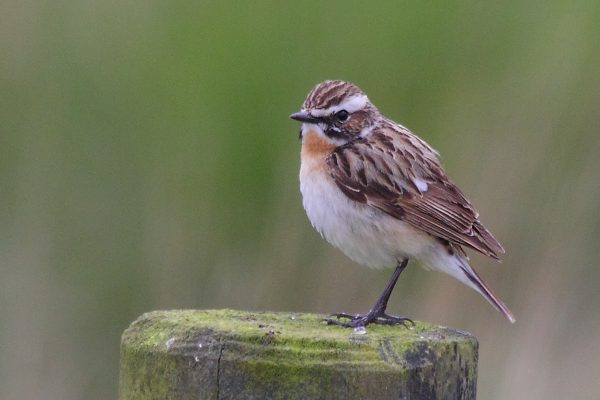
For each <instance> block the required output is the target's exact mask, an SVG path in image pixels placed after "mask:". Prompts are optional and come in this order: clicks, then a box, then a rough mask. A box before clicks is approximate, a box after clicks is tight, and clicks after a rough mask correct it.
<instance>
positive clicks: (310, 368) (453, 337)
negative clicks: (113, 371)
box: [120, 310, 477, 400]
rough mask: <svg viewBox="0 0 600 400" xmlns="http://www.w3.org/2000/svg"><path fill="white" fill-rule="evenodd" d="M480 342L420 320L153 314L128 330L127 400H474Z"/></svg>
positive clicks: (124, 360) (124, 357) (123, 395)
mask: <svg viewBox="0 0 600 400" xmlns="http://www.w3.org/2000/svg"><path fill="white" fill-rule="evenodd" d="M476 377H477V341H476V339H475V338H474V337H473V336H471V335H469V334H467V333H462V332H458V331H456V330H451V329H448V328H444V327H438V326H433V325H430V324H426V323H423V322H417V323H416V326H415V327H414V328H411V329H409V328H406V327H403V326H369V327H368V328H367V333H366V334H363V335H359V334H355V333H353V332H352V330H350V329H346V328H341V327H337V326H328V325H326V324H324V323H323V322H322V316H320V315H314V314H290V313H267V312H244V311H235V310H212V311H197V310H179V311H156V312H151V313H147V314H144V315H142V316H141V317H140V318H138V319H137V320H136V321H135V322H133V323H132V324H131V326H130V327H129V328H128V329H127V330H126V331H125V332H124V334H123V339H122V345H121V376H120V379H121V382H120V399H121V400H125V399H128V400H129V399H188V398H189V399H192V398H193V399H233V398H248V399H253V398H256V399H259V398H273V399H277V398H282V399H283V398H285V399H293V398H299V399H300V398H301V399H310V398H330V399H336V398H344V399H352V398H357V399H358V398H370V399H377V398H390V396H393V397H394V398H401V399H417V398H432V399H435V398H439V399H446V398H448V399H474V398H475V386H476Z"/></svg>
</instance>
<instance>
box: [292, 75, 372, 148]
mask: <svg viewBox="0 0 600 400" xmlns="http://www.w3.org/2000/svg"><path fill="white" fill-rule="evenodd" d="M378 117H379V111H378V110H377V108H375V106H373V105H372V104H371V102H370V101H369V98H368V97H367V95H366V94H365V93H364V92H363V91H362V90H360V89H359V88H358V86H356V85H355V84H353V83H351V82H345V81H324V82H321V83H319V84H318V85H316V86H315V87H314V88H313V89H312V90H311V91H310V92H309V93H308V96H306V100H304V104H303V105H302V109H301V110H300V111H299V112H297V113H294V114H292V115H290V118H292V119H294V120H296V121H300V122H302V127H301V129H300V137H302V136H303V135H304V133H305V132H307V131H309V130H314V131H316V132H318V133H319V134H321V135H322V136H323V137H324V138H325V139H326V140H328V141H329V142H331V143H333V144H335V145H336V146H341V145H343V144H346V143H348V142H350V141H352V140H355V139H357V138H360V137H364V136H366V135H368V134H369V133H370V132H371V130H372V129H373V126H374V125H375V122H376V121H377V119H378Z"/></svg>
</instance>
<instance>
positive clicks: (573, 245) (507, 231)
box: [0, 0, 600, 400]
mask: <svg viewBox="0 0 600 400" xmlns="http://www.w3.org/2000/svg"><path fill="white" fill-rule="evenodd" d="M374 4H375V3H373V4H368V2H364V1H351V2H350V1H344V2H328V3H326V4H324V3H323V2H316V1H315V2H294V3H289V4H288V3H280V2H276V1H270V2H267V1H257V2H248V3H246V4H241V3H233V2H179V1H173V2H159V1H153V0H150V1H110V0H109V1H102V2H100V1H64V0H63V1H57V0H53V1H31V0H24V1H11V0H8V1H3V2H1V3H0V124H1V125H0V129H1V131H0V267H1V272H2V275H1V277H2V278H1V280H0V398H2V399H7V400H9V399H42V398H43V399H66V400H70V399H83V398H86V399H110V398H115V397H116V394H117V376H118V361H119V358H118V354H119V340H120V334H121V332H122V331H123V329H124V328H125V327H127V325H128V324H129V322H131V321H132V320H133V319H135V318H136V317H137V316H138V315H139V314H141V313H143V312H145V311H149V310H154V309H172V308H224V307H232V308H242V309H250V310H262V309H265V310H286V311H287V310H289V311H306V312H317V313H326V312H333V311H342V310H345V311H364V310H366V309H368V307H369V306H370V305H371V303H372V302H373V301H374V299H375V297H376V296H377V295H378V294H379V292H380V291H381V289H382V288H383V285H384V284H385V282H386V281H387V279H388V277H389V274H390V273H391V271H373V270H368V269H366V268H362V267H360V266H358V265H356V264H354V263H352V262H351V261H350V260H348V259H347V258H345V257H344V256H343V255H342V254H341V253H339V252H338V251H337V250H335V249H333V248H331V247H330V246H329V245H328V244H327V243H325V242H324V241H323V240H321V239H320V237H319V235H318V234H317V233H316V232H314V231H313V230H312V228H311V227H310V224H309V222H308V221H307V219H306V216H305V214H304V211H303V209H302V206H301V200H300V194H299V192H298V178H297V175H298V167H299V145H300V144H299V141H298V128H299V126H298V123H296V122H294V121H291V120H289V119H288V115H289V114H290V113H291V112H294V111H297V110H298V109H299V107H300V105H301V103H302V101H303V99H304V97H305V95H306V94H307V92H308V90H309V89H310V88H311V87H312V86H313V85H314V84H316V83H317V82H319V81H321V80H324V79H347V80H352V81H354V82H355V83H357V84H358V85H359V86H361V87H362V88H363V89H364V90H365V91H366V92H367V93H368V94H369V96H370V98H371V100H372V101H373V102H374V103H375V104H376V105H378V106H379V108H380V109H381V111H382V112H383V113H384V114H386V115H388V116H389V117H391V118H393V119H395V120H397V121H401V122H402V123H403V124H404V125H406V126H408V127H410V128H411V129H412V130H413V131H415V132H416V133H418V134H419V135H420V136H421V137H423V138H424V139H425V140H427V141H428V142H429V143H430V144H431V145H432V146H433V147H435V148H436V149H437V150H439V151H440V153H441V154H442V159H443V162H444V165H445V166H446V169H447V171H448V173H449V174H450V175H451V177H452V178H453V179H454V180H455V181H456V182H457V183H458V184H459V185H460V186H461V187H462V188H463V190H464V191H465V192H466V193H467V194H468V196H469V197H470V198H471V199H472V200H473V202H474V203H475V205H476V206H477V208H478V209H479V211H480V212H481V215H482V220H483V222H484V223H485V224H486V225H487V226H489V228H490V229H491V230H492V231H493V232H494V233H495V234H496V236H497V237H498V238H499V239H500V240H501V241H502V242H503V244H504V245H505V247H506V249H507V254H506V257H505V259H504V262H503V263H502V264H501V265H497V264H496V263H495V262H493V261H491V260H489V259H485V258H484V257H480V256H477V255H473V256H472V259H473V263H474V265H476V267H478V270H479V271H481V273H482V275H483V276H484V277H485V278H486V279H487V280H488V282H489V283H490V285H491V286H492V287H493V288H494V289H495V291H496V292H497V293H498V294H499V295H500V296H501V297H502V298H503V299H504V300H505V301H506V303H507V304H508V305H509V306H511V308H512V309H513V311H514V312H515V315H516V317H517V324H516V325H511V324H509V323H508V322H507V321H506V320H504V319H503V318H502V316H501V315H500V314H499V313H497V312H495V311H494V310H493V309H492V308H491V307H490V306H489V305H488V304H487V303H486V302H485V301H484V300H483V299H482V298H480V297H479V296H478V295H477V294H476V293H474V292H473V291H471V290H469V289H467V288H466V287H464V286H462V285H461V284H460V283H458V282H456V281H453V280H452V279H450V278H448V277H446V276H444V275H440V274H434V273H428V272H425V271H423V270H421V269H418V268H409V269H408V270H407V271H406V272H405V274H403V277H402V279H401V280H400V283H399V287H398V288H397V290H396V291H395V293H394V295H393V297H392V300H391V303H390V308H391V311H393V312H396V313H401V314H404V315H407V316H411V317H414V318H417V319H422V320H427V321H431V322H434V323H438V324H444V325H449V326H453V327H457V328H460V329H464V330H468V331H471V332H473V333H474V334H476V335H477V336H478V338H479V340H480V374H479V397H480V398H481V399H565V398H570V399H591V398H597V395H598V393H600V380H599V379H598V376H600V340H598V338H599V335H600V314H599V312H598V309H599V306H600V287H599V286H600V268H598V262H597V254H598V238H599V237H600V166H599V159H598V157H599V156H600V132H599V128H600V111H599V104H600V74H599V71H600V46H599V43H600V3H599V2H592V1H589V2H584V1H582V2H564V1H560V0H552V1H546V2H517V1H510V2H509V1H507V2H496V3H493V4H492V3H491V2H477V1H471V2H437V3H432V2H398V1H390V2H378V3H376V5H374Z"/></svg>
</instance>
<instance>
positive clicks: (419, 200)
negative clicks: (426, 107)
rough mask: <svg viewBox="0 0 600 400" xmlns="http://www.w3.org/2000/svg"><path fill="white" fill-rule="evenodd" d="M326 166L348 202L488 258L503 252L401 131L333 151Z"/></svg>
mask: <svg viewBox="0 0 600 400" xmlns="http://www.w3.org/2000/svg"><path fill="white" fill-rule="evenodd" d="M327 166H328V171H329V174H330V175H331V177H332V178H333V179H334V181H335V183H336V184H337V186H338V187H339V188H340V190H341V191H342V192H343V193H344V194H345V195H346V196H347V197H348V198H350V199H352V200H354V201H357V202H360V203H365V204H368V205H369V206H372V207H375V208H377V209H379V210H381V211H383V212H385V213H387V214H389V215H390V216H392V217H394V218H398V219H400V220H402V221H405V222H407V223H409V224H411V225H413V226H414V227H416V228H419V229H421V230H423V231H425V232H427V233H429V234H431V235H433V236H436V237H439V238H442V239H445V240H447V241H449V242H450V243H453V244H456V245H464V246H467V247H470V248H472V249H474V250H477V251H479V252H481V253H483V254H485V255H488V256H490V257H493V258H496V259H498V258H499V257H498V255H499V254H500V253H504V249H503V248H502V245H501V244H500V243H499V242H498V241H497V240H496V239H495V238H494V236H492V234H491V233H490V232H489V231H488V230H487V229H486V228H485V227H484V226H483V225H482V224H481V222H479V219H478V217H479V215H478V213H477V211H476V210H475V209H474V208H473V206H472V205H471V203H470V202H469V200H467V198H466V197H465V195H464V194H463V193H462V192H461V191H460V189H459V188H458V187H457V186H456V185H454V184H453V183H452V182H451V181H450V180H449V179H448V178H447V177H446V174H445V173H444V170H443V169H442V167H441V165H440V163H439V161H438V159H437V153H436V152H435V150H433V149H432V148H431V147H429V145H427V144H426V143H425V142H424V141H422V140H421V139H419V138H418V137H417V136H416V135H414V134H412V133H411V132H410V131H408V130H406V129H404V128H402V129H401V127H399V126H394V125H392V124H391V123H390V124H388V125H387V126H385V125H384V126H382V127H379V128H376V129H375V130H374V131H373V132H371V133H370V134H369V135H368V136H366V137H364V138H361V139H358V140H356V141H353V142H350V143H348V144H346V145H343V146H340V147H338V148H336V149H335V150H334V151H333V152H332V153H331V154H329V156H328V157H327Z"/></svg>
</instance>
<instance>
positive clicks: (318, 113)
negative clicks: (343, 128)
mask: <svg viewBox="0 0 600 400" xmlns="http://www.w3.org/2000/svg"><path fill="white" fill-rule="evenodd" d="M368 101H369V99H368V98H367V96H365V95H364V94H357V95H355V96H352V97H349V98H348V99H346V100H344V101H343V102H341V103H340V104H338V105H337V106H332V107H329V108H321V109H315V110H312V111H311V113H310V114H311V115H312V116H313V117H325V116H327V115H331V114H335V113H336V112H338V111H341V110H346V111H348V112H349V113H353V112H355V111H358V110H360V109H362V108H364V107H365V106H366V105H367V102H368Z"/></svg>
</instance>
